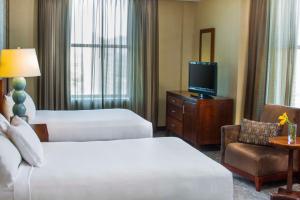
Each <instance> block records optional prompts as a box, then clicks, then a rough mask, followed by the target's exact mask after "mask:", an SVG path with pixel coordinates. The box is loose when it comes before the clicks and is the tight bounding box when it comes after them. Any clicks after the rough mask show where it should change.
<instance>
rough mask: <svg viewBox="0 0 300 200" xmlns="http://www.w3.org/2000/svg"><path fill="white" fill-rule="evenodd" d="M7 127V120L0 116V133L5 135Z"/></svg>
mask: <svg viewBox="0 0 300 200" xmlns="http://www.w3.org/2000/svg"><path fill="white" fill-rule="evenodd" d="M9 126H10V124H9V122H8V121H7V119H6V118H5V117H4V116H3V115H1V114H0V132H2V133H6V132H7V129H8V127H9Z"/></svg>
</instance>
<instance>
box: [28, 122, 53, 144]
mask: <svg viewBox="0 0 300 200" xmlns="http://www.w3.org/2000/svg"><path fill="white" fill-rule="evenodd" d="M30 126H31V128H32V129H33V130H34V131H35V133H36V134H37V136H38V137H39V139H40V141H41V142H49V134H48V128H47V124H30Z"/></svg>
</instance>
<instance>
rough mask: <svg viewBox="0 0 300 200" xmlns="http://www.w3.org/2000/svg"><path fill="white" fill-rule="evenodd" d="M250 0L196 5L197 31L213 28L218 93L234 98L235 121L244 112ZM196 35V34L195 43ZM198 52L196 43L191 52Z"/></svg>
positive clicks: (207, 1)
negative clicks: (193, 50)
mask: <svg viewBox="0 0 300 200" xmlns="http://www.w3.org/2000/svg"><path fill="white" fill-rule="evenodd" d="M249 9H250V0H203V1H201V2H199V3H198V6H197V22H196V23H197V26H196V27H197V28H196V30H195V31H196V32H197V33H198V32H199V30H200V29H203V28H216V39H215V45H216V46H215V61H216V62H218V95H221V96H226V97H231V98H233V99H234V101H235V122H236V123H238V122H239V121H240V119H241V117H242V116H243V107H244V91H245V77H246V60H247V44H248V24H249V23H248V21H249ZM198 43H199V37H196V44H198ZM197 55H199V50H198V47H197V48H195V54H194V56H197Z"/></svg>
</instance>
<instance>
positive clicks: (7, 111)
mask: <svg viewBox="0 0 300 200" xmlns="http://www.w3.org/2000/svg"><path fill="white" fill-rule="evenodd" d="M12 94H13V91H11V92H9V93H8V94H7V95H5V96H4V100H3V113H4V116H5V117H6V119H7V120H10V117H12V116H14V114H13V111H12V108H13V106H14V104H15V102H14V100H13V98H12ZM25 94H26V99H25V102H24V105H25V107H26V113H25V114H26V115H27V116H28V121H29V122H31V121H32V120H33V119H34V117H35V113H36V107H35V104H34V102H33V100H32V98H31V96H30V95H29V94H28V93H27V92H25Z"/></svg>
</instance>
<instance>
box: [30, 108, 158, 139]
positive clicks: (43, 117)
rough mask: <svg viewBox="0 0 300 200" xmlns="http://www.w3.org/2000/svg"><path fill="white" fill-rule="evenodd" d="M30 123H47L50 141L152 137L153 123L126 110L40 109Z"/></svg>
mask: <svg viewBox="0 0 300 200" xmlns="http://www.w3.org/2000/svg"><path fill="white" fill-rule="evenodd" d="M30 123H31V124H47V128H48V133H49V141H50V142H66V141H73V142H82V141H99V140H100V141H101V140H117V139H136V138H149V137H152V136H153V129H152V123H150V122H149V121H147V120H145V119H143V118H142V117H140V116H139V115H137V114H135V113H134V112H132V111H130V110H127V109H101V110H76V111H51V110H37V111H36V114H35V117H34V118H33V119H31V120H30Z"/></svg>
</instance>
